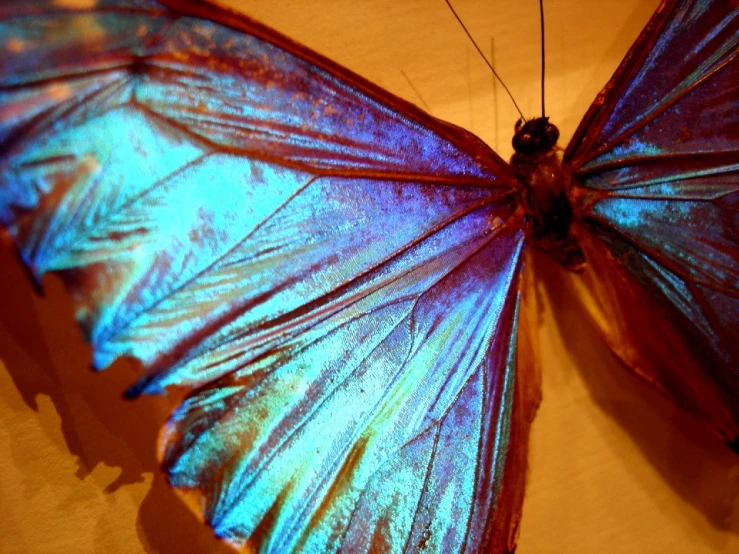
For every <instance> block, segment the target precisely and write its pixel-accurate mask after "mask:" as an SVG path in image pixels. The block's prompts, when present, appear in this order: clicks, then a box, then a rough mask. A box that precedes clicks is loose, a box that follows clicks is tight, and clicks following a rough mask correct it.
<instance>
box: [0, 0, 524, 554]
mask: <svg viewBox="0 0 739 554" xmlns="http://www.w3.org/2000/svg"><path fill="white" fill-rule="evenodd" d="M74 4H75V3H68V2H66V3H45V2H35V3H23V4H22V5H17V6H15V5H3V6H2V7H0V21H1V22H0V48H2V50H3V56H2V57H1V59H0V113H2V115H3V117H2V123H1V124H0V144H2V147H1V150H0V151H1V152H2V154H1V155H0V223H2V225H3V226H4V227H5V229H6V230H7V232H8V233H9V234H10V235H11V236H12V237H13V239H14V240H15V243H16V245H17V248H18V251H19V253H20V255H21V258H22V259H23V261H24V262H25V263H26V264H27V265H28V267H29V268H30V269H31V272H32V274H33V275H34V276H35V278H36V279H38V280H40V279H41V277H42V276H43V274H44V273H46V272H49V271H53V272H57V273H58V274H59V275H60V276H61V277H62V278H63V280H64V281H65V283H66V285H67V287H68V289H69V290H70V292H71V294H72V297H73V301H74V305H75V308H76V313H77V318H78V320H79V321H80V323H81V325H82V327H83V329H84V330H85V332H86V334H87V336H88V338H89V340H90V341H91V342H92V344H93V346H94V363H95V365H96V367H98V368H103V367H105V366H107V365H108V364H110V363H111V362H112V361H113V360H114V359H116V358H117V357H119V356H124V355H125V356H132V357H136V358H138V359H140V360H141V361H142V362H143V365H144V367H145V371H146V373H145V375H144V377H143V378H142V379H141V380H140V381H139V382H138V383H137V384H135V385H134V386H133V387H132V388H131V389H130V390H129V394H130V395H132V396H135V395H138V394H141V393H157V392H162V391H163V390H164V388H165V387H167V386H171V385H172V386H184V387H187V388H188V389H189V390H190V391H191V392H190V395H189V396H188V398H187V399H186V400H185V402H184V403H183V404H182V405H181V406H180V407H179V408H178V409H177V410H176V412H175V413H174V414H173V416H172V418H171V420H170V422H169V424H168V426H167V428H166V430H165V432H164V434H163V436H162V440H161V456H162V460H163V465H164V467H165V469H166V470H167V471H168V473H169V476H170V481H171V482H172V484H173V485H174V486H175V487H176V488H178V490H180V491H181V492H182V494H183V495H184V496H185V497H186V499H188V501H189V503H190V504H191V506H192V507H193V509H194V510H195V511H196V512H197V513H199V514H201V515H202V517H203V518H204V519H205V520H206V522H208V523H209V524H210V525H211V526H212V527H213V528H214V529H215V531H216V533H217V534H218V536H220V537H223V538H225V539H226V540H228V541H230V542H231V543H232V544H234V545H237V546H239V547H244V548H247V549H248V548H252V547H255V548H258V549H261V550H263V551H271V552H285V551H288V550H291V549H293V550H303V551H331V550H334V551H335V550H337V549H340V548H342V547H343V548H344V550H348V551H376V549H378V548H381V549H383V550H393V551H418V550H423V551H435V552H454V551H457V552H462V551H476V550H479V549H492V550H493V551H508V550H510V549H512V548H513V546H514V544H515V536H516V528H517V522H518V518H519V517H520V506H521V502H522V497H523V480H524V475H525V451H526V442H527V435H528V426H529V423H530V421H531V418H532V415H533V411H534V409H535V406H536V402H537V399H538V383H537V381H536V377H537V376H536V374H535V372H534V369H533V367H534V366H533V363H532V361H531V359H530V353H529V352H528V351H527V350H526V349H527V348H528V343H525V341H524V339H520V341H524V342H521V344H522V345H523V346H522V348H523V349H524V350H525V352H523V353H522V351H521V348H519V347H518V342H517V340H516V329H517V326H518V313H519V310H520V306H521V302H522V299H521V296H522V293H521V292H519V291H520V290H524V291H525V290H527V289H526V287H524V286H523V285H522V283H521V272H522V268H523V260H522V248H523V244H524V238H523V231H522V221H521V219H520V217H519V216H518V215H517V213H516V211H515V210H516V204H515V188H514V187H515V184H514V181H513V179H512V177H511V176H510V172H509V169H508V168H507V166H505V165H504V164H503V163H502V162H501V161H500V160H499V158H497V156H495V155H494V154H493V153H492V152H490V151H489V150H488V149H486V148H485V147H484V146H482V145H481V143H479V141H477V139H474V138H472V137H471V136H470V135H468V134H466V133H463V132H461V131H459V130H457V129H455V128H452V127H451V126H448V125H446V124H442V123H440V122H437V121H436V120H434V119H432V118H430V117H429V116H426V115H423V114H422V113H421V112H419V111H417V110H415V109H414V108H411V107H409V105H406V104H405V103H403V102H402V101H400V100H397V99H395V98H392V97H390V96H389V95H387V94H386V93H382V92H381V91H379V89H376V88H374V87H373V86H372V85H369V84H368V83H366V82H364V81H363V80H361V79H360V78H358V77H356V76H353V75H351V74H349V73H348V72H346V71H345V70H341V69H339V68H336V67H335V66H333V65H332V64H331V63H330V62H327V61H325V60H323V59H322V58H320V57H318V56H317V55H314V54H312V53H310V52H307V51H305V50H303V49H301V48H299V47H297V46H295V45H293V44H292V43H289V41H287V39H284V38H282V37H279V36H278V35H276V34H274V33H272V32H270V31H267V30H266V29H264V28H262V27H260V26H258V25H257V24H254V23H252V22H250V21H248V20H246V19H244V18H240V17H238V16H235V15H232V14H230V13H229V12H225V11H223V12H221V11H219V10H218V9H217V8H212V7H210V6H208V7H205V6H204V5H201V4H198V3H190V2H185V3H181V5H180V6H179V8H172V9H170V8H168V7H167V6H165V5H160V4H154V3H148V2H143V1H138V2H110V1H105V2H102V1H101V2H98V3H97V4H96V5H93V4H95V3H82V4H77V5H78V6H81V7H78V8H74V7H65V6H73V5H74ZM183 10H184V11H187V12H188V13H183ZM202 10H206V11H208V13H209V15H211V16H213V17H215V19H217V20H218V21H219V23H214V22H211V21H204V20H202V19H199V18H197V17H194V16H195V15H197V14H198V13H199V12H200V11H202ZM527 282H528V283H529V284H530V279H529V280H528V281H527ZM523 335H527V334H526V333H524V334H523ZM525 376H526V377H525ZM524 378H528V379H529V382H528V384H526V385H525V386H524V385H522V384H521V381H522V379H524Z"/></svg>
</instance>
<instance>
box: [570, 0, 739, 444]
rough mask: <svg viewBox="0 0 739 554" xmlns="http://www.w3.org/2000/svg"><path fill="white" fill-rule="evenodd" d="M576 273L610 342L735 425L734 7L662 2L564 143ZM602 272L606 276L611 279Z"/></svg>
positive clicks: (738, 279)
mask: <svg viewBox="0 0 739 554" xmlns="http://www.w3.org/2000/svg"><path fill="white" fill-rule="evenodd" d="M565 161H566V162H568V163H570V164H571V165H572V166H573V169H574V173H575V176H576V180H577V185H576V186H575V189H574V191H573V198H574V200H575V203H576V210H577V211H578V212H579V214H580V219H581V223H582V228H581V230H580V233H579V234H580V236H581V237H582V242H583V246H584V247H585V249H586V250H587V251H586V255H587V258H588V261H589V264H590V270H589V272H586V274H585V279H584V281H583V283H582V284H580V285H578V287H579V288H580V289H581V291H582V292H583V293H584V295H585V296H586V297H587V298H588V304H589V306H590V307H591V308H592V310H593V312H594V313H595V319H596V321H597V322H598V324H599V326H600V328H601V330H602V332H603V334H604V336H605V337H606V340H607V342H608V343H609V344H610V346H611V348H613V350H614V351H615V352H616V354H617V355H618V356H619V357H621V358H622V359H623V360H624V361H625V362H626V363H627V364H628V365H629V366H631V367H632V368H633V369H634V370H635V371H636V373H637V374H639V375H641V376H642V377H644V378H646V379H647V380H648V381H650V382H651V383H652V384H654V385H655V386H656V387H657V388H658V389H659V390H661V391H662V392H663V393H664V394H665V395H667V396H668V397H670V398H672V399H673V400H675V401H676V403H677V404H678V405H680V406H682V407H683V408H685V409H686V410H687V411H689V412H690V413H692V414H693V415H694V416H696V417H697V418H699V419H701V420H703V421H705V422H706V423H708V424H709V425H710V426H712V427H713V428H714V429H715V430H716V431H717V432H718V434H719V435H720V436H721V437H723V438H724V439H725V440H727V441H733V440H735V439H736V438H737V437H739V349H738V346H737V345H739V241H738V238H739V232H738V230H739V215H738V212H737V200H739V11H738V10H737V7H736V3H735V2H730V1H728V0H712V1H703V2H695V1H688V0H681V1H666V2H664V3H663V4H662V5H661V6H660V8H659V9H658V10H657V12H656V14H655V15H654V17H653V18H652V20H651V21H650V23H649V24H648V26H647V27H646V29H645V30H644V32H643V33H642V35H641V36H640V37H639V39H638V40H637V42H636V43H635V45H634V46H633V47H632V49H631V51H630V52H629V54H628V55H627V56H626V58H625V60H624V62H623V63H622V65H621V66H620V68H619V69H618V71H617V72H616V74H615V75H614V77H613V78H612V79H611V81H610V82H609V83H608V85H606V87H605V89H604V90H603V92H602V93H601V94H600V96H599V97H598V99H597V100H596V102H595V103H594V104H593V106H592V107H591V109H590V111H589V112H588V115H587V116H586V117H585V119H584V120H583V122H582V123H581V125H580V128H579V130H578V132H577V133H576V134H575V137H574V138H573V140H572V143H571V144H570V145H569V147H568V149H567V152H566V154H565ZM603 275H610V276H612V278H611V279H609V280H605V279H603V278H602V276H603Z"/></svg>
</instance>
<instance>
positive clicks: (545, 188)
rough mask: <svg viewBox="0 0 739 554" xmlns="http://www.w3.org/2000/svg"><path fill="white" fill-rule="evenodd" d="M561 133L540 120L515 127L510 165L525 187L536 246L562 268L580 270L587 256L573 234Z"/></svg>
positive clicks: (525, 202) (531, 228)
mask: <svg viewBox="0 0 739 554" xmlns="http://www.w3.org/2000/svg"><path fill="white" fill-rule="evenodd" d="M558 138H559V130H558V129H557V127H555V126H554V125H552V124H551V123H549V120H548V118H546V117H540V118H537V119H532V120H530V121H527V122H526V123H524V124H522V123H521V121H520V120H519V122H518V123H517V124H516V134H515V135H514V137H513V148H514V149H515V151H516V153H515V154H514V155H513V157H512V158H511V165H512V166H513V168H514V169H515V171H516V175H517V176H518V179H519V180H520V181H521V184H522V185H523V186H522V189H521V190H522V193H521V194H522V199H521V202H522V204H523V206H524V208H525V210H526V215H527V222H528V227H529V232H530V234H531V236H532V238H533V240H534V243H535V244H536V245H537V246H538V247H539V248H540V249H541V250H544V251H545V252H547V253H548V254H549V255H550V256H552V257H553V258H554V259H555V260H557V262H559V263H560V264H561V265H562V266H563V267H565V268H567V269H570V270H573V271H578V270H580V269H582V267H583V265H584V263H585V256H584V255H583V253H582V250H581V249H580V246H579V245H578V243H577V239H576V238H575V237H574V236H573V235H572V233H571V231H570V224H571V223H572V218H573V211H572V206H571V204H570V200H569V198H568V196H567V191H568V190H569V188H570V181H571V179H572V174H571V172H570V171H569V170H568V169H567V167H566V166H564V165H562V160H561V159H560V158H559V156H558V155H557V139H558Z"/></svg>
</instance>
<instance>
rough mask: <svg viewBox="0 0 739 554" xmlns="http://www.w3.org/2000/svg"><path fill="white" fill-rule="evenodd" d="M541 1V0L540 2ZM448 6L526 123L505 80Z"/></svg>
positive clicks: (450, 5)
mask: <svg viewBox="0 0 739 554" xmlns="http://www.w3.org/2000/svg"><path fill="white" fill-rule="evenodd" d="M539 1H541V0H539ZM446 5H447V6H449V9H450V10H451V12H452V14H453V15H454V18H455V19H456V20H457V22H458V23H459V25H460V26H461V27H462V30H463V31H464V32H465V33H466V34H467V37H468V38H469V39H470V42H471V43H472V46H474V47H475V49H476V50H477V53H478V54H480V57H481V58H482V59H483V60H484V61H485V63H486V64H487V66H488V67H489V68H490V71H492V72H493V75H495V78H496V79H498V82H499V83H500V84H501V85H502V86H503V88H504V89H505V91H506V92H507V93H508V97H509V98H510V99H511V102H513V105H514V106H515V107H516V111H517V112H518V115H520V116H521V119H522V120H523V121H524V122H525V121H526V118H525V117H524V116H523V113H522V112H521V108H519V107H518V104H516V100H514V98H513V95H512V94H511V91H510V90H508V87H507V86H505V83H504V82H503V79H501V78H500V75H498V73H497V71H495V68H494V67H493V65H492V64H491V63H490V62H489V61H488V59H487V58H486V57H485V54H483V53H482V50H480V47H479V46H478V45H477V43H476V42H475V39H474V38H472V35H471V34H470V32H469V31H468V30H467V27H465V25H464V23H462V20H461V19H460V17H459V15H457V12H456V11H455V10H454V7H453V6H452V3H451V1H450V0H446Z"/></svg>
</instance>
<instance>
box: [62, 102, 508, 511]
mask: <svg viewBox="0 0 739 554" xmlns="http://www.w3.org/2000/svg"><path fill="white" fill-rule="evenodd" d="M52 92H53V93H55V94H62V95H63V94H64V91H63V90H62V91H59V90H54V91H52ZM57 161H61V162H64V160H57ZM94 161H95V160H94V159H93V160H92V161H91V162H90V163H92V162H94ZM83 169H84V168H83ZM88 169H89V168H88ZM496 225H499V222H498V223H496V219H495V216H493V217H492V218H491V223H490V229H489V230H490V231H491V232H493V231H495V230H496V229H497V227H496ZM447 292H448V291H447ZM83 315H84V314H83ZM363 521H364V520H363Z"/></svg>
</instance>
